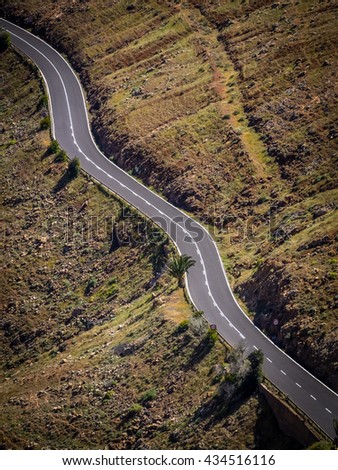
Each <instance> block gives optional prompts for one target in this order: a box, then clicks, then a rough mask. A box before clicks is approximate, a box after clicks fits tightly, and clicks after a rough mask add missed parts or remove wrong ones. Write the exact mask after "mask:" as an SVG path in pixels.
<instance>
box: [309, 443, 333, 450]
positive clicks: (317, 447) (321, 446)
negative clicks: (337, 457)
mask: <svg viewBox="0 0 338 470" xmlns="http://www.w3.org/2000/svg"><path fill="white" fill-rule="evenodd" d="M308 450H334V446H333V444H332V443H331V442H329V441H318V442H315V443H314V444H312V445H311V446H310V447H308Z"/></svg>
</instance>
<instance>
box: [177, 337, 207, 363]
mask: <svg viewBox="0 0 338 470" xmlns="http://www.w3.org/2000/svg"><path fill="white" fill-rule="evenodd" d="M212 347H213V343H212V342H211V341H210V339H209V338H207V337H205V338H203V339H202V340H201V341H200V343H199V344H198V345H197V347H196V348H195V350H194V351H193V353H192V355H191V357H190V359H189V360H188V362H187V363H186V365H185V366H184V368H185V370H188V369H191V368H193V367H194V366H196V365H197V364H198V363H200V362H201V361H202V360H203V359H204V357H205V356H206V355H207V354H208V353H209V352H210V351H211V350H212Z"/></svg>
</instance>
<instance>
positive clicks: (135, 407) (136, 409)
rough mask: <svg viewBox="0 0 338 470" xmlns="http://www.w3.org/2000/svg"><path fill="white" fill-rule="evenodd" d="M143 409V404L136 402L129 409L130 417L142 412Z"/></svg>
mask: <svg viewBox="0 0 338 470" xmlns="http://www.w3.org/2000/svg"><path fill="white" fill-rule="evenodd" d="M142 410H143V407H142V405H140V404H139V403H134V405H131V407H130V408H129V410H128V417H130V418H132V417H133V416H136V415H138V414H140V413H141V411H142Z"/></svg>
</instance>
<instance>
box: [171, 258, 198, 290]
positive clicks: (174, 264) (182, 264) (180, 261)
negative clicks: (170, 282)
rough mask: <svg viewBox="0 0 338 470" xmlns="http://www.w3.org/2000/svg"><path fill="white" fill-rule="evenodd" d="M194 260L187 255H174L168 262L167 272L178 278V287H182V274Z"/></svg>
mask: <svg viewBox="0 0 338 470" xmlns="http://www.w3.org/2000/svg"><path fill="white" fill-rule="evenodd" d="M195 263H196V261H195V260H193V259H192V258H191V256H188V255H176V256H174V257H173V259H172V260H171V261H170V262H169V264H168V272H169V274H171V276H173V277H176V279H177V280H178V287H184V274H185V273H186V272H188V270H189V268H191V267H192V266H194V264H195Z"/></svg>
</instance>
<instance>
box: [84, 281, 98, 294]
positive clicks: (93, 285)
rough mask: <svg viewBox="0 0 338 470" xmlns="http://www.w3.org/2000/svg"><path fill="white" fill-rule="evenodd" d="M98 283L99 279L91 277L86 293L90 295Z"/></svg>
mask: <svg viewBox="0 0 338 470" xmlns="http://www.w3.org/2000/svg"><path fill="white" fill-rule="evenodd" d="M96 284H97V280H96V279H95V278H93V277H92V278H91V279H89V281H88V284H87V286H86V289H85V295H89V294H90V293H91V291H92V290H93V289H94V287H95V286H96Z"/></svg>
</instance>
